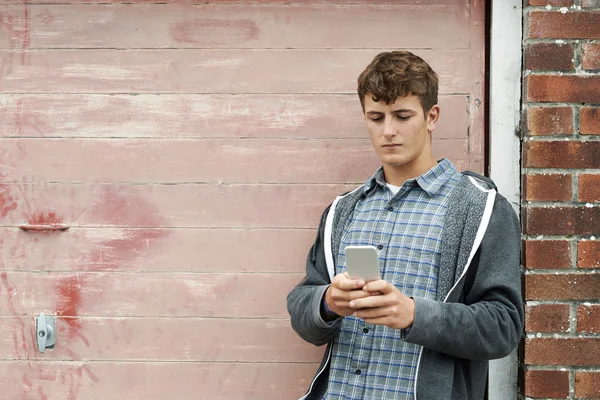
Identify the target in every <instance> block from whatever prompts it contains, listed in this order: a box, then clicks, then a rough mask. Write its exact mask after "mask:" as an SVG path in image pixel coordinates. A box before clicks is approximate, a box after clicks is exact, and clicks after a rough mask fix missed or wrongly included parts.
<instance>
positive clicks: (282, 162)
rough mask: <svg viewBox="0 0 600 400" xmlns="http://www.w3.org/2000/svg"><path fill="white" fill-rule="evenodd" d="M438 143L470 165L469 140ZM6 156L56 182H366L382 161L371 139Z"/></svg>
mask: <svg viewBox="0 0 600 400" xmlns="http://www.w3.org/2000/svg"><path fill="white" fill-rule="evenodd" d="M433 147H434V153H435V154H436V155H438V156H439V158H441V157H442V155H444V156H446V157H448V158H450V159H451V160H452V161H453V162H454V163H455V165H456V167H457V168H459V169H466V168H467V167H468V146H467V141H466V140H464V139H458V140H441V141H437V140H436V141H435V142H434V146H433ZM49 154H51V155H52V156H51V157H52V158H53V159H56V160H68V162H64V163H48V156H47V155H49ZM199 154H202V157H198V155H199ZM0 158H1V159H2V160H3V164H4V165H5V166H6V167H7V168H10V169H11V171H12V173H13V174H14V175H15V176H21V177H22V181H39V180H45V181H50V182H160V183H167V182H168V183H181V182H200V183H206V182H208V183H218V182H225V183H337V182H355V183H360V182H361V181H364V180H365V177H369V176H370V175H371V174H372V173H373V171H375V170H376V169H377V168H378V167H379V165H380V161H379V159H378V158H377V156H376V154H375V152H374V151H373V148H372V145H371V141H370V140H369V139H362V140H361V139H356V140H350V139H346V140H317V139H313V140H292V139H283V140H235V139H234V140H207V139H203V140H190V139H179V140H178V139H171V140H165V139H155V140H148V139H147V140H143V141H141V140H114V139H100V140H98V139H86V140H80V139H31V140H25V141H23V140H20V139H11V140H9V139H5V140H4V146H3V148H2V149H0ZM40 172H41V174H40Z"/></svg>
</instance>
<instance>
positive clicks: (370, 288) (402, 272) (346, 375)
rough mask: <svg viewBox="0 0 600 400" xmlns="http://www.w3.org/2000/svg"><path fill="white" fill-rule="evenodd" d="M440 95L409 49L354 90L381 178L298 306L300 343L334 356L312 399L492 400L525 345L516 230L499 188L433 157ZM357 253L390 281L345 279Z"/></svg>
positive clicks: (345, 200) (309, 277)
mask: <svg viewBox="0 0 600 400" xmlns="http://www.w3.org/2000/svg"><path fill="white" fill-rule="evenodd" d="M437 91H438V78H437V75H436V73H435V72H434V71H433V70H432V69H431V68H430V66H429V65H428V64H427V63H426V62H425V61H423V60H422V59H421V58H419V57H417V56H415V55H414V54H412V53H410V52H406V51H394V52H386V53H381V54H379V55H378V56H376V57H375V59H374V60H373V61H372V62H371V64H370V65H369V66H367V68H366V69H365V70H364V71H363V72H362V74H361V75H360V77H359V78H358V95H359V98H360V101H361V105H362V107H363V112H364V116H365V121H366V124H367V130H368V132H369V135H370V136H371V141H372V144H373V147H374V149H375V152H376V153H377V155H378V156H379V157H380V159H381V162H382V167H381V168H379V169H378V170H377V171H376V172H375V174H374V175H373V176H372V177H371V178H370V179H369V180H367V181H366V183H365V184H364V185H362V186H360V187H359V188H357V189H356V190H354V191H352V192H350V193H347V194H345V195H342V196H339V197H338V198H336V199H335V201H334V202H333V203H332V204H331V205H330V206H329V207H328V208H327V209H326V210H325V212H324V213H323V216H322V218H321V224H320V226H319V231H318V234H317V238H316V241H315V243H314V245H313V246H312V248H311V250H310V252H309V254H308V259H307V263H306V277H305V278H304V279H303V280H302V282H300V283H299V284H298V286H296V287H295V288H294V289H293V290H292V292H291V293H290V294H289V295H288V299H287V304H288V311H289V313H290V315H291V320H292V326H293V328H294V329H295V330H296V332H297V333H298V334H299V335H300V336H301V337H302V338H303V339H304V340H306V341H308V342H310V343H313V344H315V345H318V346H319V345H323V344H326V343H327V344H328V346H327V351H326V352H325V355H324V359H323V362H322V364H321V366H320V367H319V369H318V371H317V373H316V376H315V378H314V379H313V381H312V382H311V384H310V387H309V388H308V392H307V394H306V395H305V396H303V397H302V399H319V400H320V399H327V400H329V399H377V400H380V399H418V400H446V399H447V400H470V399H473V400H482V399H483V398H484V390H485V383H486V376H487V370H488V360H490V359H494V358H500V357H504V356H506V355H508V354H509V353H510V352H511V351H512V350H513V349H514V348H515V347H516V346H517V344H518V343H519V339H520V337H521V331H522V328H523V304H522V298H521V285H520V272H519V265H520V228H519V222H518V219H517V216H516V214H515V212H514V211H513V209H512V208H511V206H510V204H509V203H508V201H507V200H506V199H505V198H504V197H502V196H501V195H499V194H498V193H497V192H496V187H495V186H494V184H493V182H491V181H490V180H489V179H486V178H484V177H481V176H478V175H476V174H473V173H469V172H465V173H459V172H457V171H456V169H455V168H454V166H453V165H452V163H451V162H450V161H448V160H446V159H442V160H440V161H436V159H435V158H434V156H433V154H432V149H431V135H432V132H433V130H434V129H435V126H436V123H437V121H438V117H439V115H440V108H439V106H438V105H437ZM350 245H373V246H376V247H377V248H378V259H379V270H380V273H381V277H382V279H381V280H377V281H371V282H364V281H360V280H352V279H349V277H348V275H347V273H346V260H345V255H344V249H345V247H346V246H350Z"/></svg>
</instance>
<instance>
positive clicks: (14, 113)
mask: <svg viewBox="0 0 600 400" xmlns="http://www.w3.org/2000/svg"><path fill="white" fill-rule="evenodd" d="M0 105H1V106H2V108H1V109H0V136H9V137H110V138H117V137H119V138H120V137H129V138H137V137H140V138H141V137H173V138H174V137H189V138H194V137H195V138H239V137H243V138H261V139H269V138H277V139H283V138H295V139H303V138H307V139H308V138H310V139H351V138H353V139H359V138H367V137H368V135H367V132H366V129H365V124H364V120H363V119H364V117H363V114H362V111H361V108H360V102H359V100H358V98H357V96H356V95H355V94H351V95H326V94H320V95H310V94H309V95H295V94H291V95H168V94H163V95H160V96H157V95H143V94H142V95H93V94H86V95H81V94H79V95H77V94H76V95H52V94H50V95H21V94H0ZM440 107H441V109H442V112H441V117H440V122H439V123H438V126H437V128H436V130H435V134H434V137H435V138H437V139H459V138H465V137H467V130H468V126H469V114H468V113H467V107H468V103H467V97H466V96H464V95H462V96H461V95H457V96H440Z"/></svg>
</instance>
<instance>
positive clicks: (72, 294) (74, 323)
mask: <svg viewBox="0 0 600 400" xmlns="http://www.w3.org/2000/svg"><path fill="white" fill-rule="evenodd" d="M80 305H81V283H80V280H79V277H77V276H71V277H69V278H64V279H61V280H60V281H59V284H58V305H57V306H56V315H58V316H59V317H71V318H65V322H66V323H67V324H68V325H69V326H70V327H71V328H73V329H74V330H79V329H80V328H81V324H80V322H79V319H78V318H77V316H78V312H79V306H80Z"/></svg>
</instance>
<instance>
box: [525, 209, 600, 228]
mask: <svg viewBox="0 0 600 400" xmlns="http://www.w3.org/2000/svg"><path fill="white" fill-rule="evenodd" d="M523 217H524V220H525V221H524V228H525V233H526V234H528V235H600V207H585V206H584V207H527V209H526V210H525V212H524V213H523Z"/></svg>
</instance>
